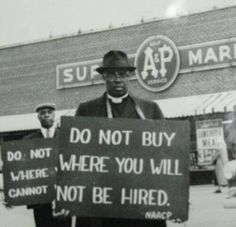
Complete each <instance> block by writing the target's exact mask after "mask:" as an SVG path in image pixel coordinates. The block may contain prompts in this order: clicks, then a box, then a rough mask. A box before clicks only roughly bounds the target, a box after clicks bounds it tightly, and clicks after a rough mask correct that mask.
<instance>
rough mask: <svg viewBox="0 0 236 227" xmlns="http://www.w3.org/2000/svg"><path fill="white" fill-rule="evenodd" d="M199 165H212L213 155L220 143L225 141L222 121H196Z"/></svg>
mask: <svg viewBox="0 0 236 227" xmlns="http://www.w3.org/2000/svg"><path fill="white" fill-rule="evenodd" d="M196 136H197V151H198V165H200V166H205V167H207V166H208V167H209V166H210V165H212V163H213V160H212V157H213V156H212V153H213V152H214V150H215V149H216V148H217V143H218V141H221V140H223V139H224V132H223V125H222V119H210V120H201V121H196Z"/></svg>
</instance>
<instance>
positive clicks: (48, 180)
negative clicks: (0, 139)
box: [2, 139, 58, 206]
mask: <svg viewBox="0 0 236 227" xmlns="http://www.w3.org/2000/svg"><path fill="white" fill-rule="evenodd" d="M56 145H57V144H56V141H55V139H28V140H21V141H10V142H5V143H3V144H2V156H3V163H4V165H3V178H4V194H5V201H6V202H7V204H8V205H14V206H15V205H26V204H27V205H32V204H42V203H47V202H50V201H52V200H53V199H54V197H55V183H56V171H55V167H56V165H57V162H58V152H57V148H56V147H57V146H56Z"/></svg>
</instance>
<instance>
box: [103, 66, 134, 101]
mask: <svg viewBox="0 0 236 227" xmlns="http://www.w3.org/2000/svg"><path fill="white" fill-rule="evenodd" d="M129 74H130V73H129V71H127V70H109V71H106V72H104V73H103V79H104V80H105V83H106V89H107V92H108V94H109V95H111V96H113V97H121V96H123V95H125V94H126V93H127V91H128V77H129Z"/></svg>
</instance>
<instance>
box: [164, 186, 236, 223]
mask: <svg viewBox="0 0 236 227" xmlns="http://www.w3.org/2000/svg"><path fill="white" fill-rule="evenodd" d="M214 191H215V187H214V186H213V185H203V186H191V187H190V207H189V220H188V221H187V222H186V223H182V224H173V223H168V227H177V226H178V227H235V226H236V208H235V209H226V208H224V207H223V204H224V200H225V198H226V196H227V188H224V189H223V192H222V193H219V194H217V193H214Z"/></svg>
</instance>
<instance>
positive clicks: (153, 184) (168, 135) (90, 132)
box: [57, 117, 190, 226]
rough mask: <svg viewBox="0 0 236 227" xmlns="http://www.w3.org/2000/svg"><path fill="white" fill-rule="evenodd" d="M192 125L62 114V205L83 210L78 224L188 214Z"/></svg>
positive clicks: (133, 221) (148, 223) (134, 221)
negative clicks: (189, 151) (75, 116)
mask: <svg viewBox="0 0 236 227" xmlns="http://www.w3.org/2000/svg"><path fill="white" fill-rule="evenodd" d="M188 126H189V125H188V122H186V121H152V120H148V121H147V120H144V121H140V120H137V119H113V120H108V119H106V118H91V117H79V118H73V117H63V118H62V130H61V135H60V149H61V152H60V154H59V161H60V169H61V170H60V171H59V176H58V188H57V201H58V205H59V208H64V209H66V210H70V212H71V214H72V215H77V216H79V217H80V219H79V223H80V225H79V226H90V225H92V226H108V225H111V224H112V226H126V225H128V224H129V225H130V226H141V224H142V225H143V226H160V225H161V226H162V225H164V224H165V222H164V221H160V220H159V221H153V220H158V219H168V220H172V219H174V220H176V219H180V220H182V221H185V220H187V217H188V181H189V176H188V171H189V170H188V169H189V155H188V150H189V141H190V138H189V136H186V135H185V134H186V133H188V132H189V127H188ZM85 217H93V219H84V218H85ZM94 218H97V219H94ZM143 219H150V220H143ZM121 224H122V225H121ZM144 224H145V225H144Z"/></svg>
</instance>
